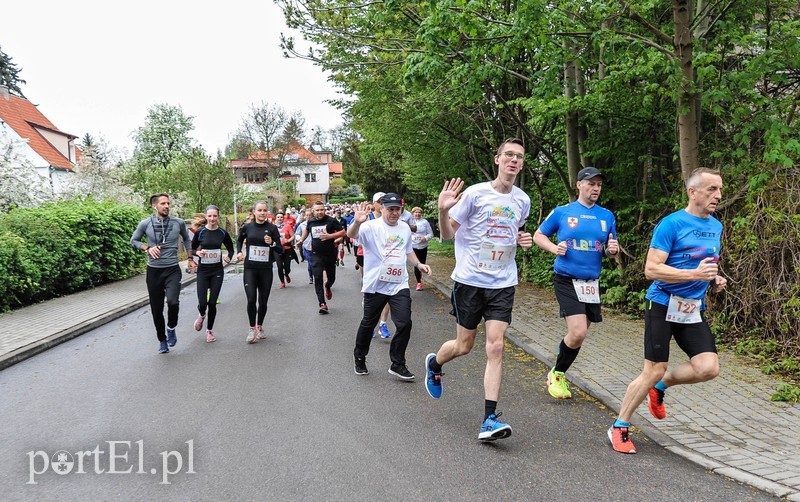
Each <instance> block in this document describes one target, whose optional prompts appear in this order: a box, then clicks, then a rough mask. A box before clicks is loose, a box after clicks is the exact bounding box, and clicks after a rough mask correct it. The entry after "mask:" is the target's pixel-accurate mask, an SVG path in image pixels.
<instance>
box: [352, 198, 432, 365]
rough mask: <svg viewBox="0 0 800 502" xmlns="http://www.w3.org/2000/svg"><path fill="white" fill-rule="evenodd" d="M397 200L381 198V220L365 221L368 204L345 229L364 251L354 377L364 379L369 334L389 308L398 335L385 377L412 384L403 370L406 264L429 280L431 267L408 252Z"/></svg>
mask: <svg viewBox="0 0 800 502" xmlns="http://www.w3.org/2000/svg"><path fill="white" fill-rule="evenodd" d="M400 200H401V199H400V196H399V195H397V194H395V193H389V194H386V195H384V196H383V198H382V201H381V202H382V205H383V210H382V211H381V216H380V217H379V218H376V219H374V220H369V211H368V210H367V204H366V203H362V204H361V205H360V207H359V209H358V211H356V214H355V218H353V223H352V224H351V225H350V226H349V227H347V235H348V236H349V237H350V238H351V239H355V238H358V241H359V243H360V245H361V246H362V247H363V249H364V278H363V283H362V286H361V292H362V293H364V317H363V318H362V319H361V324H359V326H358V331H357V332H356V345H355V349H354V350H353V358H354V360H355V364H354V367H355V372H356V375H366V374H368V373H369V370H367V354H368V353H369V346H370V342H371V341H372V333H373V331H374V329H375V326H376V325H377V324H378V320H379V319H380V315H381V310H383V308H384V306H386V305H388V306H389V308H390V309H391V312H392V320H393V321H394V324H395V327H396V329H397V331H396V332H395V335H394V338H393V339H392V343H391V345H390V346H389V359H390V360H391V362H392V365H391V367H390V368H389V373H390V374H391V375H394V376H396V377H398V378H400V379H401V380H407V381H411V380H414V375H413V374H412V373H411V372H410V371H408V368H407V367H406V347H407V346H408V340H409V339H410V337H411V294H410V293H409V289H408V269H407V267H406V262H408V263H410V264H411V265H413V266H414V267H415V268H418V269H419V270H420V271H421V272H423V273H425V274H427V275H431V269H430V267H429V266H427V265H425V264H422V263H420V262H419V260H418V259H417V256H416V255H415V254H414V250H413V249H412V248H411V229H410V228H409V227H408V225H406V224H405V223H403V222H400V214H401V212H402V204H401V202H400Z"/></svg>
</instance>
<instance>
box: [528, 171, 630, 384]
mask: <svg viewBox="0 0 800 502" xmlns="http://www.w3.org/2000/svg"><path fill="white" fill-rule="evenodd" d="M605 178H606V177H605V175H604V174H603V173H601V172H600V171H599V170H598V169H597V168H594V167H585V168H583V169H581V170H580V171H579V172H578V182H577V187H578V200H576V201H575V202H571V203H569V204H566V205H564V206H559V207H557V208H555V209H553V210H552V211H551V212H550V214H549V215H548V216H547V218H545V220H544V221H543V222H542V224H541V225H539V228H538V229H537V230H536V233H534V235H533V242H535V243H536V245H537V246H539V247H540V248H542V249H544V250H545V251H549V252H551V253H553V254H554V255H556V259H555V264H554V265H553V270H554V272H555V275H554V276H553V286H554V289H555V293H556V299H558V305H559V314H560V315H561V317H563V318H564V319H565V320H566V322H567V334H566V336H565V337H564V338H563V339H562V340H561V343H560V344H559V346H558V355H557V356H556V364H555V366H554V367H553V368H552V369H551V370H550V372H549V373H548V374H547V391H548V392H549V393H550V395H551V396H553V397H554V398H556V399H569V398H571V397H572V393H571V392H570V391H569V383H568V382H567V378H566V376H565V375H564V373H565V372H566V371H567V370H568V369H569V367H570V366H571V365H572V363H573V362H574V361H575V358H576V357H578V352H579V351H580V350H581V346H582V345H583V341H584V340H585V339H586V335H587V334H588V333H589V326H590V325H591V323H593V322H601V321H602V320H603V316H602V314H601V311H600V288H599V286H598V278H599V277H600V270H601V269H602V260H603V255H604V254H605V255H609V256H615V255H616V254H617V253H618V252H619V243H618V242H617V221H616V219H615V218H614V214H613V213H612V212H611V211H609V210H608V209H605V208H602V207H600V206H599V205H597V199H598V198H599V197H600V191H601V190H602V188H603V181H604V180H605ZM553 234H556V241H557V242H558V244H555V243H553V242H552V241H551V240H550V238H551V237H552V236H553Z"/></svg>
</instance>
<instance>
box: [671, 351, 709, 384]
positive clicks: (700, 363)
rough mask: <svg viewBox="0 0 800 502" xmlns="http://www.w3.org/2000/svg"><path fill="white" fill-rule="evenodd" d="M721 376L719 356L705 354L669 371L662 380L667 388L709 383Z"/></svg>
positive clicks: (698, 355)
mask: <svg viewBox="0 0 800 502" xmlns="http://www.w3.org/2000/svg"><path fill="white" fill-rule="evenodd" d="M717 375H719V356H717V354H716V353H715V352H703V353H702V354H697V355H696V356H694V357H692V358H691V359H690V360H689V361H688V362H685V363H683V364H680V365H678V366H677V367H675V368H672V369H671V370H670V371H668V372H667V373H666V374H665V375H664V377H663V378H662V379H661V380H662V381H663V382H664V384H665V385H666V386H667V387H672V386H673V385H686V384H692V383H700V382H707V381H709V380H713V379H714V378H716V377H717Z"/></svg>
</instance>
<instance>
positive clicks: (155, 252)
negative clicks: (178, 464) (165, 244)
mask: <svg viewBox="0 0 800 502" xmlns="http://www.w3.org/2000/svg"><path fill="white" fill-rule="evenodd" d="M147 254H149V255H150V258H152V259H154V260H157V259H158V258H159V257H160V256H161V246H151V247H149V248H147Z"/></svg>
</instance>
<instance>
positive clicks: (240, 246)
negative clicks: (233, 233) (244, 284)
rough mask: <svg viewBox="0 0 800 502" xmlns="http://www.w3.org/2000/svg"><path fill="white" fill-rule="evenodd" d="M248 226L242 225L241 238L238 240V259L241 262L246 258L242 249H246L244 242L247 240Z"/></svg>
mask: <svg viewBox="0 0 800 502" xmlns="http://www.w3.org/2000/svg"><path fill="white" fill-rule="evenodd" d="M245 226H246V225H242V228H240V229H239V237H237V238H236V259H237V260H239V261H241V260H242V258H244V253H242V249H243V248H244V241H245V239H246V238H247V231H246V230H245Z"/></svg>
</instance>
